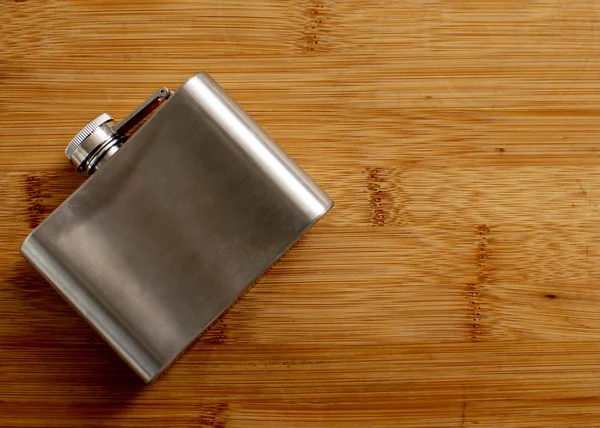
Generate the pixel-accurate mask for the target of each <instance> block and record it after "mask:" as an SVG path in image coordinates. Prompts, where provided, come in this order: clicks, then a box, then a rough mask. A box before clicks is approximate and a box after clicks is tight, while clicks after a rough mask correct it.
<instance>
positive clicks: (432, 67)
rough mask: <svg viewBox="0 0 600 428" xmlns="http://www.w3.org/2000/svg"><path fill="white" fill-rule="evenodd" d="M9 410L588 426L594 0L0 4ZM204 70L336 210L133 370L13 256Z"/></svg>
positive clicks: (105, 419)
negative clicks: (162, 354) (132, 126)
mask: <svg viewBox="0 0 600 428" xmlns="http://www.w3.org/2000/svg"><path fill="white" fill-rule="evenodd" d="M0 13H1V16H2V24H1V25H0V85H1V87H2V90H1V91H0V313H1V314H2V316H0V361H1V362H0V426H2V427H4V426H6V427H49V426H56V427H74V426H88V427H96V426H106V427H119V426H129V427H165V426H168V427H189V426H207V427H220V428H223V427H329V426H330V427H366V426H368V427H387V426H390V427H391V426H403V427H456V428H459V427H460V428H465V427H473V426H478V427H549V426H551V427H559V426H565V427H567V426H568V427H592V426H600V264H599V263H598V262H597V261H598V257H599V256H600V244H599V242H600V226H598V224H599V220H600V172H599V169H598V166H599V165H600V126H599V125H598V115H599V114H600V95H599V93H600V79H599V77H600V62H599V58H600V55H599V54H600V29H599V28H600V27H599V26H598V23H599V20H600V3H598V2H597V1H594V0H570V1H567V0H532V1H527V2H525V1H519V0H507V1H495V0H481V1H459V0H402V1H394V0H380V1H376V2H374V1H370V2H367V1H362V0H337V1H334V0H283V1H282V0H254V1H241V0H231V1H227V2H224V1H218V0H205V1H191V0H177V1H165V0H144V1H141V0H135V1H128V2H116V1H107V0H102V1H100V0H88V1H85V2H80V1H75V0H57V1H53V2H45V1H42V0H17V1H11V0H6V1H3V2H1V3H0ZM202 70H204V71H208V72H210V73H211V74H212V75H213V77H214V78H215V79H216V80H217V81H218V82H219V83H220V84H221V85H222V86H223V87H225V88H226V89H227V90H228V91H229V92H230V93H231V95H232V96H233V97H234V98H235V99H236V100H238V102H239V103H240V104H241V105H242V106H243V107H244V108H245V109H246V110H248V112H250V114H251V115H252V116H253V117H254V118H255V119H256V120H257V121H258V122H259V123H260V124H261V125H262V126H263V127H264V128H265V129H266V130H267V131H268V132H269V133H270V134H271V135H272V136H273V137H274V138H275V140H277V141H278V142H279V143H280V144H281V146H282V147H283V148H284V149H285V150H286V151H287V152H288V153H290V154H291V155H292V156H293V157H294V158H295V159H296V160H297V161H298V162H299V163H300V165H301V166H302V167H303V168H305V169H306V170H307V172H309V173H310V174H311V175H312V176H313V177H314V178H315V179H316V181H317V182H318V183H319V184H320V185H322V187H323V188H324V189H326V190H327V192H328V193H329V194H330V195H331V196H332V197H333V198H334V199H335V201H336V207H335V209H334V210H333V211H332V212H331V213H330V214H329V215H328V216H326V217H325V218H324V219H323V220H322V221H321V222H320V223H319V224H318V225H317V226H316V227H315V228H314V229H313V230H312V231H311V232H310V233H309V234H308V235H307V236H306V237H305V238H304V239H302V240H301V241H300V242H299V243H298V244H297V245H296V246H295V247H294V248H293V249H292V250H290V251H289V253H287V254H286V255H285V256H284V257H283V259H282V260H281V261H280V262H279V263H278V264H277V265H275V266H274V267H273V268H272V269H271V270H270V271H269V272H268V274H267V275H266V276H264V277H263V278H262V279H261V280H260V281H259V282H258V283H257V284H256V285H255V286H254V287H253V288H252V290H251V291H250V292H249V293H247V294H246V295H245V296H244V297H243V298H242V299H241V300H240V301H239V302H238V303H237V304H236V305H235V306H234V307H233V308H232V309H231V310H230V311H229V312H228V313H227V314H226V315H225V316H224V317H223V318H222V319H221V320H219V321H218V322H217V323H216V324H215V325H214V326H213V327H212V328H211V329H210V330H209V331H208V332H206V334H205V335H203V336H202V338H201V339H200V340H199V342H198V343H197V344H196V345H194V346H193V347H192V348H191V349H190V350H189V351H188V352H187V353H186V354H185V355H184V356H183V357H182V358H181V359H180V361H179V362H177V364H175V365H174V366H173V367H172V368H171V369H170V370H169V371H168V372H167V373H166V374H165V375H164V376H162V377H161V378H160V379H159V380H158V381H157V382H156V383H154V384H152V385H150V386H143V385H142V384H141V382H139V381H138V380H137V378H136V377H135V376H134V375H133V374H132V373H131V372H130V370H129V369H128V368H127V367H126V366H125V365H124V363H122V362H121V361H120V360H119V359H118V357H116V356H115V355H114V353H113V352H112V351H111V350H110V349H109V348H108V347H107V346H106V345H105V344H104V343H103V342H102V341H101V340H100V339H99V338H98V337H97V335H96V334H95V333H94V332H93V331H92V330H91V329H90V328H89V327H88V326H87V325H86V324H85V323H84V321H82V319H81V318H79V317H78V316H77V315H76V314H75V313H74V311H73V310H72V309H70V308H69V307H68V305H67V304H66V303H65V302H64V301H63V300H62V299H61V298H60V297H59V296H58V295H57V294H56V293H55V292H54V291H53V290H52V289H51V287H50V286H49V285H48V284H47V283H46V282H45V281H44V280H43V279H42V278H41V277H40V276H39V275H38V274H37V273H35V271H34V270H33V269H32V268H31V267H30V266H29V265H28V264H27V262H26V261H25V260H24V259H23V258H22V257H21V256H20V255H19V254H18V248H19V245H20V243H21V242H22V240H23V239H24V237H25V236H26V235H27V234H28V233H29V231H30V230H31V229H32V228H33V227H35V226H36V225H38V224H39V223H40V222H41V221H42V220H43V219H44V218H45V217H46V216H47V215H48V214H49V213H50V212H52V210H54V209H55V208H56V207H57V206H58V205H59V204H60V203H61V202H62V201H63V200H64V199H65V198H66V197H67V196H68V195H69V194H71V193H72V192H73V191H74V190H75V189H76V188H77V186H78V185H80V184H81V183H82V182H83V180H84V179H85V177H83V176H81V175H77V174H76V173H75V172H73V171H72V170H71V168H70V166H69V165H68V164H67V162H66V160H65V159H64V155H63V149H64V147H65V144H66V143H67V142H68V141H69V140H70V138H71V137H72V135H73V134H74V133H75V132H76V131H77V130H78V129H79V127H81V125H82V124H84V123H85V122H86V121H88V120H89V119H90V118H92V117H94V116H95V115H97V114H98V113H100V112H103V111H108V112H110V113H112V114H113V115H114V116H115V117H116V118H121V117H123V116H124V115H125V114H127V113H128V112H129V111H131V109H132V108H134V107H135V106H136V105H137V103H139V102H140V101H141V100H142V99H144V98H145V97H147V96H148V94H150V93H152V92H153V91H154V90H155V89H156V88H157V87H160V86H162V85H167V86H169V87H173V88H176V87H177V86H178V85H179V84H180V83H182V82H183V81H184V80H185V79H186V78H187V77H189V76H190V75H192V74H193V73H195V72H197V71H202Z"/></svg>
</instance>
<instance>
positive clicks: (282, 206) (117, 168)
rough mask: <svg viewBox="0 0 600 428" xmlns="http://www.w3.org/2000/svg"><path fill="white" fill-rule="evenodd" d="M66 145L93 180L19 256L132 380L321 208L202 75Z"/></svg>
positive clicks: (151, 373)
mask: <svg viewBox="0 0 600 428" xmlns="http://www.w3.org/2000/svg"><path fill="white" fill-rule="evenodd" d="M152 113H153V114H152ZM151 114H152V115H151ZM150 115H151V116H150ZM148 116H150V117H148ZM147 117H148V119H147V120H146V122H145V123H144V124H143V125H142V126H141V127H139V129H138V130H137V131H136V132H134V133H132V135H131V136H129V135H128V134H129V133H131V131H132V130H133V129H134V128H135V126H136V125H137V124H139V123H140V122H141V121H142V119H144V118H147ZM66 154H67V156H68V157H69V159H70V160H71V161H72V162H73V163H74V164H75V165H76V166H77V168H78V170H80V171H87V172H88V173H89V174H93V175H92V176H91V177H90V178H89V179H88V180H87V181H86V182H85V183H84V184H83V185H82V186H81V187H80V188H79V189H78V190H77V191H75V192H74V193H73V194H72V195H71V196H70V197H69V198H68V199H67V200H66V201H65V202H64V203H63V204H62V205H60V206H59V207H58V208H57V209H56V210H55V211H54V212H53V213H52V214H51V215H50V216H49V217H48V218H47V219H46V220H45V221H44V222H42V223H41V224H40V225H39V226H38V227H37V228H36V229H35V230H34V231H33V232H31V234H30V235H29V236H28V237H27V239H26V240H25V242H24V243H23V245H22V247H21V253H22V254H23V255H24V256H25V257H26V258H27V259H28V260H29V261H30V262H31V264H33V266H35V268H36V269H37V270H38V271H39V272H40V273H41V274H42V275H43V276H44V277H45V278H46V279H47V280H48V281H49V282H50V283H51V284H52V285H53V286H54V287H55V288H56V290H58V292H59V293H60V294H61V295H62V296H63V297H64V298H65V299H66V300H67V301H68V302H69V303H70V304H71V305H72V306H74V307H75V308H76V309H77V311H78V312H79V313H80V314H81V315H82V316H83V317H84V318H85V319H86V320H87V322H88V323H90V324H91V325H92V327H93V328H94V329H95V330H96V331H97V332H98V333H99V334H100V335H101V336H102V337H103V338H104V339H105V340H106V341H107V342H108V343H109V344H110V346H112V348H113V349H114V350H115V351H116V352H117V353H118V354H119V355H120V356H121V357H122V358H123V359H124V360H125V361H126V362H127V363H128V364H129V365H130V366H131V368H132V369H133V370H134V371H135V372H136V373H137V374H138V375H139V376H140V377H141V378H142V379H143V380H144V381H145V382H150V381H152V380H153V379H155V378H156V377H157V376H158V375H159V374H160V373H161V372H162V371H163V370H164V369H165V368H167V367H168V366H169V364H170V363H171V362H173V361H174V360H175V359H176V358H177V356H178V355H179V354H180V353H181V352H182V351H184V350H185V349H186V347H187V346H188V345H189V344H190V343H191V342H193V341H194V339H195V338H197V337H198V335H199V334H200V333H201V332H202V331H203V330H204V329H206V328H207V327H208V326H209V325H210V324H211V323H212V322H213V321H214V320H215V319H216V318H217V317H218V316H219V315H220V314H221V313H222V312H223V311H225V310H226V309H227V308H228V307H229V306H230V305H231V304H232V303H233V302H235V300H236V299H237V298H238V297H239V296H240V295H241V294H243V293H244V291H246V289H247V288H248V287H249V286H250V285H252V283H253V282H254V281H255V280H256V279H257V278H258V277H260V276H261V274H263V273H264V272H265V270H266V269H267V268H268V267H269V266H270V265H271V264H273V263H274V262H275V261H276V260H277V259H278V258H279V257H280V256H281V255H282V254H283V253H284V252H285V251H286V250H287V249H288V248H290V246H291V245H292V244H293V243H294V242H295V241H296V240H297V239H298V238H300V237H301V236H302V235H303V234H304V233H305V232H306V231H307V230H308V229H309V228H310V227H311V226H312V225H313V224H314V223H315V222H316V221H317V220H318V219H319V218H320V217H321V216H323V215H324V214H325V213H326V212H327V211H328V210H329V209H330V208H331V206H332V205H333V203H332V200H331V199H330V198H329V197H328V196H327V195H326V194H325V193H324V192H323V190H321V189H320V188H319V187H318V186H317V185H316V184H315V182H314V181H313V180H312V179H311V178H310V177H309V176H308V175H307V174H306V173H305V172H304V171H302V169H300V167H299V166H298V165H297V164H296V163H295V162H294V161H293V160H292V159H291V158H290V157H289V156H288V155H287V154H286V153H285V152H283V150H282V149H281V148H280V147H279V146H278V145H277V144H276V143H275V142H273V141H272V140H271V139H270V138H269V136H268V135H267V134H266V133H265V132H264V131H263V130H262V129H261V128H260V127H259V126H258V125H257V124H256V123H255V122H254V121H253V120H252V119H251V118H250V117H249V116H248V115H247V114H246V113H245V112H244V111H243V110H242V109H241V108H240V107H239V106H238V105H237V104H236V103H235V102H234V101H233V100H232V99H231V98H230V97H229V96H228V95H227V94H226V93H225V92H224V91H223V89H221V87H219V85H218V84H217V83H216V82H215V81H214V80H213V79H212V78H211V77H210V76H208V75H207V74H206V73H199V74H197V75H195V76H193V77H192V78H190V79H189V80H188V81H187V82H186V83H184V84H183V86H181V87H180V88H179V90H177V91H176V92H175V93H173V92H171V91H169V90H168V89H166V88H162V89H160V90H158V91H157V92H156V93H155V94H154V95H153V96H151V97H150V98H149V99H148V100H146V101H145V102H144V103H143V104H142V105H140V106H139V107H138V108H137V109H136V110H135V111H134V112H132V113H131V114H130V115H129V116H128V117H126V118H125V119H123V120H122V121H121V122H119V123H118V124H114V122H113V121H112V118H111V117H110V116H109V115H108V114H102V115H100V116H99V117H98V118H96V119H95V120H93V121H91V122H90V123H89V124H88V125H86V126H85V127H84V128H83V129H82V130H81V131H80V132H79V134H77V136H76V137H75V138H74V139H73V141H72V142H71V143H70V144H69V146H68V148H67V150H66Z"/></svg>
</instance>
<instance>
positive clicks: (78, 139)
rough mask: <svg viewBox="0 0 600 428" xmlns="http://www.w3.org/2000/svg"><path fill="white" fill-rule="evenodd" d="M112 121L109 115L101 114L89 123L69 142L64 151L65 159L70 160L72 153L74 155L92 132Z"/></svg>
mask: <svg viewBox="0 0 600 428" xmlns="http://www.w3.org/2000/svg"><path fill="white" fill-rule="evenodd" d="M112 120H113V118H112V116H111V115H110V114H108V113H102V114H101V115H100V116H98V117H97V118H96V119H94V120H92V121H90V122H89V123H88V124H87V125H85V126H84V127H83V128H81V131H79V132H78V133H77V135H75V137H74V138H73V139H72V140H71V142H70V143H69V145H68V146H67V149H66V150H65V155H67V158H69V159H71V157H72V156H73V153H75V150H77V148H78V147H79V146H80V145H81V144H82V143H83V142H84V141H85V139H86V138H87V137H89V136H90V134H91V133H92V132H94V131H95V130H96V129H98V128H99V127H100V126H101V125H103V124H104V123H106V122H110V121H112Z"/></svg>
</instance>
